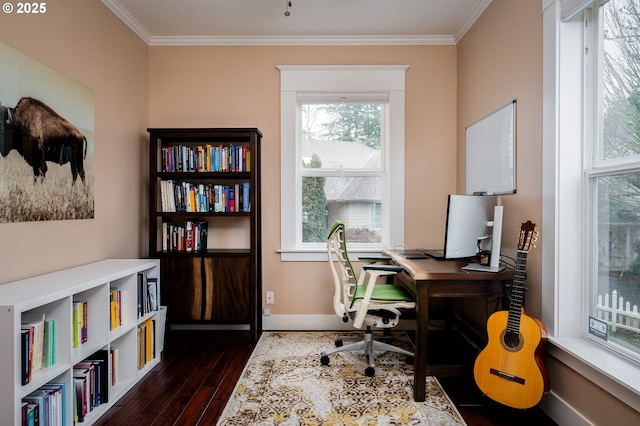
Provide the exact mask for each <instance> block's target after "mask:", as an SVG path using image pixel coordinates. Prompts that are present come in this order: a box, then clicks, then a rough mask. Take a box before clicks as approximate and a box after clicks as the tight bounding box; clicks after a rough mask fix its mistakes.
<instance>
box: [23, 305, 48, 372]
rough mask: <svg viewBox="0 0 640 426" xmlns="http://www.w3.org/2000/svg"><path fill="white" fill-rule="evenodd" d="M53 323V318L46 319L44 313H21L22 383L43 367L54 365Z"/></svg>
mask: <svg viewBox="0 0 640 426" xmlns="http://www.w3.org/2000/svg"><path fill="white" fill-rule="evenodd" d="M55 325H56V322H55V320H53V319H46V318H45V315H44V314H41V313H34V312H25V313H23V314H22V318H21V332H20V338H21V341H20V346H21V368H22V375H21V376H22V384H23V385H26V384H27V383H29V382H30V381H31V380H32V379H33V376H34V375H35V374H38V373H39V372H41V371H42V370H43V369H44V368H48V367H51V366H52V365H55V363H56V353H55V336H56V327H55Z"/></svg>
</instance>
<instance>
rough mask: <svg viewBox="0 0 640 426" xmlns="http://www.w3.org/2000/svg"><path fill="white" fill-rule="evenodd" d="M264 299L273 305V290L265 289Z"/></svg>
mask: <svg viewBox="0 0 640 426" xmlns="http://www.w3.org/2000/svg"><path fill="white" fill-rule="evenodd" d="M265 299H267V305H273V304H274V303H276V302H275V295H274V294H273V291H267V292H266V293H265Z"/></svg>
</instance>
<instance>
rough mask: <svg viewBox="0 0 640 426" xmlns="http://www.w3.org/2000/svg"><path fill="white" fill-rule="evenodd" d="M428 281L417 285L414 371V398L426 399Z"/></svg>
mask: <svg viewBox="0 0 640 426" xmlns="http://www.w3.org/2000/svg"><path fill="white" fill-rule="evenodd" d="M427 286H428V284H427V283H422V284H421V285H418V286H417V290H418V300H417V302H418V303H417V306H416V356H415V360H414V365H413V367H414V370H413V371H414V373H413V399H414V400H415V401H416V402H422V401H424V400H425V394H426V376H427V336H428V331H429V290H428V288H427Z"/></svg>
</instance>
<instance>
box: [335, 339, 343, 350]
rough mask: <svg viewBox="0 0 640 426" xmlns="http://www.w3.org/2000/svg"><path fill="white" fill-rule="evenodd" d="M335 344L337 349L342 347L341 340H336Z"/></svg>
mask: <svg viewBox="0 0 640 426" xmlns="http://www.w3.org/2000/svg"><path fill="white" fill-rule="evenodd" d="M335 343H336V348H339V347H340V346H342V345H343V342H342V339H338V340H336V342H335Z"/></svg>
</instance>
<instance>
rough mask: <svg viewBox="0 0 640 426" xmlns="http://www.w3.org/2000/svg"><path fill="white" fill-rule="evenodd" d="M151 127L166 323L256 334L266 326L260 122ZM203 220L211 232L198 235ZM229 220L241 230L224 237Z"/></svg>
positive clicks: (152, 246) (152, 223)
mask: <svg viewBox="0 0 640 426" xmlns="http://www.w3.org/2000/svg"><path fill="white" fill-rule="evenodd" d="M147 131H148V132H149V142H150V162H149V164H150V175H149V176H150V191H149V194H150V200H149V256H150V257H157V258H159V259H160V270H161V275H162V282H161V290H162V294H163V303H164V304H165V305H167V321H168V323H169V324H170V325H177V324H180V325H184V326H185V328H188V326H189V325H195V324H198V325H203V324H204V325H237V324H248V325H249V329H250V332H251V336H252V338H253V339H254V340H257V339H258V337H259V336H260V333H261V331H262V313H261V302H260V301H261V292H262V290H261V288H262V284H261V279H262V256H261V247H262V243H261V234H262V233H261V213H260V209H261V198H260V141H261V138H262V133H261V132H260V130H258V129H257V128H185V129H182V128H172V129H171V128H150V129H147ZM189 194H191V195H189ZM188 199H190V200H191V201H192V202H191V203H189V202H188V201H187V200H188ZM232 200H233V202H232ZM187 222H191V223H193V224H196V225H194V227H195V228H196V231H194V232H193V233H190V232H188V230H187V229H188V226H187ZM198 223H199V224H200V225H197V224H198ZM202 228H204V229H206V231H205V232H206V238H198V235H199V234H202V232H201V230H202ZM225 228H232V229H233V230H234V231H233V232H236V233H237V232H239V233H240V234H241V235H242V237H241V238H239V239H238V240H237V241H233V243H232V244H229V241H226V242H224V243H223V244H221V245H219V240H218V239H217V235H216V234H221V233H222V231H223V230H224V229H225ZM197 229H200V231H197ZM190 235H191V237H189V236H190ZM234 235H235V234H234ZM205 241H206V242H208V243H207V244H206V246H205V247H203V245H205V244H203V242H205ZM198 242H199V244H197V243H198ZM230 245H231V246H232V247H233V248H229V246H230Z"/></svg>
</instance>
